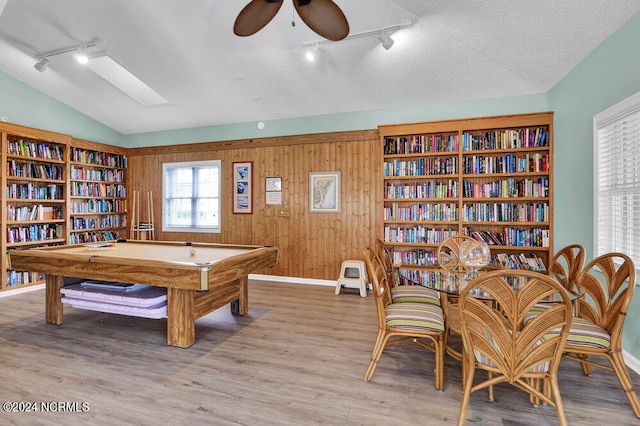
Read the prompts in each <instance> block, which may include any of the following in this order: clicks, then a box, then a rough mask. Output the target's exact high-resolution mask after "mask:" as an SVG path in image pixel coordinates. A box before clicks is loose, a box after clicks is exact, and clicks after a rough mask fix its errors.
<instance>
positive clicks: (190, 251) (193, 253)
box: [189, 248, 196, 256]
mask: <svg viewBox="0 0 640 426" xmlns="http://www.w3.org/2000/svg"><path fill="white" fill-rule="evenodd" d="M189 254H190V255H191V256H195V255H196V249H193V248H192V249H191V250H189Z"/></svg>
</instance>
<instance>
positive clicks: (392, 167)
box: [383, 157, 458, 177]
mask: <svg viewBox="0 0 640 426" xmlns="http://www.w3.org/2000/svg"><path fill="white" fill-rule="evenodd" d="M457 173H458V157H426V158H418V159H416V160H413V161H408V160H391V161H385V163H384V169H383V175H384V176H386V177H390V176H430V175H453V174H457Z"/></svg>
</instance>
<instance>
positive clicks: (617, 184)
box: [593, 93, 640, 267]
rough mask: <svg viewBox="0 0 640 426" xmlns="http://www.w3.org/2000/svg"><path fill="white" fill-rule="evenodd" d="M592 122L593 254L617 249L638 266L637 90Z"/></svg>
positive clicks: (639, 133) (639, 119)
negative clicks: (593, 141)
mask: <svg viewBox="0 0 640 426" xmlns="http://www.w3.org/2000/svg"><path fill="white" fill-rule="evenodd" d="M593 123H594V131H593V135H594V139H595V143H594V149H595V153H594V180H595V181H594V191H595V194H594V202H595V209H594V210H595V221H594V223H595V232H594V236H595V242H594V246H595V251H596V256H599V255H601V254H604V253H608V252H621V253H624V254H626V255H628V256H629V257H631V258H632V259H633V261H634V263H635V264H636V266H638V267H640V93H638V94H636V95H633V96H631V97H629V98H627V99H625V100H624V101H622V102H620V103H619V104H616V105H614V106H613V107H611V108H609V109H607V110H606V111H603V112H601V113H600V114H598V115H596V116H595V117H594V119H593Z"/></svg>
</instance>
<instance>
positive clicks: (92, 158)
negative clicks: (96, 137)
mask: <svg viewBox="0 0 640 426" xmlns="http://www.w3.org/2000/svg"><path fill="white" fill-rule="evenodd" d="M71 161H75V162H77V163H85V164H95V165H98V166H109V167H121V168H126V167H127V156H126V155H118V154H109V153H107V152H100V151H91V150H88V149H82V148H75V147H72V148H71Z"/></svg>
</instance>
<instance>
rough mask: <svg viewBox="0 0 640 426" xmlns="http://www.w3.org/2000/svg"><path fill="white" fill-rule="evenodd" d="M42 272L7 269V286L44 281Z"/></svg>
mask: <svg viewBox="0 0 640 426" xmlns="http://www.w3.org/2000/svg"><path fill="white" fill-rule="evenodd" d="M44 278H45V277H44V274H43V273H42V272H23V271H12V270H9V271H7V283H6V284H7V287H16V286H19V285H24V284H35V283H41V282H44Z"/></svg>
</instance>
